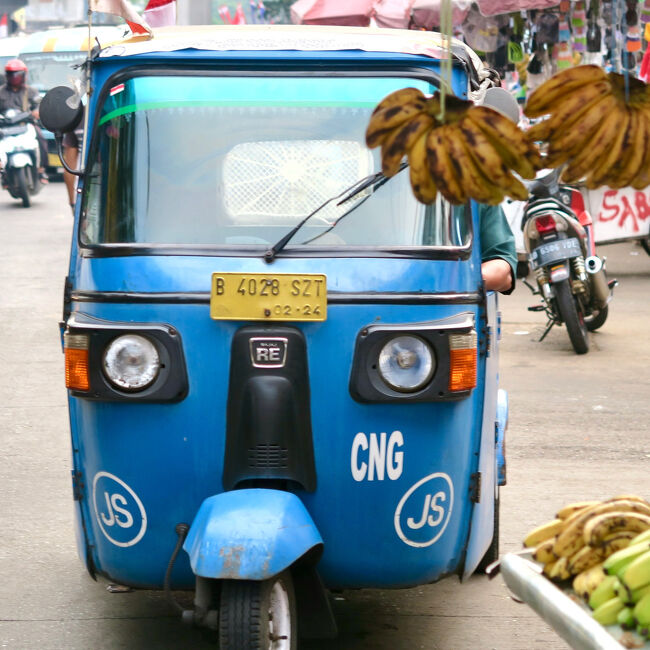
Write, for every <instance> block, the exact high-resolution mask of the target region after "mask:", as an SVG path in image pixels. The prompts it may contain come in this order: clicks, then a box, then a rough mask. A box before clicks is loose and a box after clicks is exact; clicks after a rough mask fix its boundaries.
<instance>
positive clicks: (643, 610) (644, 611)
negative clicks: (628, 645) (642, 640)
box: [634, 594, 650, 627]
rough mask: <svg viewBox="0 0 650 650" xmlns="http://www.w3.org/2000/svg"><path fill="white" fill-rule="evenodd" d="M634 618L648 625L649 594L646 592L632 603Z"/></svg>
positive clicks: (649, 619)
mask: <svg viewBox="0 0 650 650" xmlns="http://www.w3.org/2000/svg"><path fill="white" fill-rule="evenodd" d="M634 619H635V620H636V622H637V623H638V624H639V625H641V626H643V627H648V626H649V625H650V594H646V595H645V596H643V598H641V600H640V601H639V602H638V603H637V604H636V605H634Z"/></svg>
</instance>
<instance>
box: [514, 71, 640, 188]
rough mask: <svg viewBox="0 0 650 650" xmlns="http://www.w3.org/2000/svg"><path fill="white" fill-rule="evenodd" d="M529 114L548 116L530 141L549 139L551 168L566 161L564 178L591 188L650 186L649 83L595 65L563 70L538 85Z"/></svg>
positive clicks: (548, 163) (530, 135) (533, 130)
mask: <svg viewBox="0 0 650 650" xmlns="http://www.w3.org/2000/svg"><path fill="white" fill-rule="evenodd" d="M524 113H525V114H526V115H527V116H528V117H532V118H535V117H542V116H544V115H548V117H547V118H546V119H544V120H543V121H541V122H538V123H537V124H535V125H534V126H532V127H531V128H530V129H529V131H528V133H527V135H528V138H529V140H530V141H531V142H533V141H538V142H546V143H547V144H548V147H547V159H546V165H545V166H547V167H558V166H560V165H563V164H566V167H565V169H564V170H563V172H562V181H563V182H565V183H575V182H577V181H580V180H583V179H584V181H585V185H586V186H587V188H589V189H595V188H597V187H601V186H603V185H607V186H609V187H613V188H620V187H633V188H635V189H637V190H640V189H643V188H645V187H647V186H648V185H650V86H648V85H646V84H645V83H643V82H642V81H640V80H639V79H636V78H634V77H628V78H626V77H625V76H624V75H622V74H618V73H615V72H610V73H606V72H605V71H604V70H603V69H602V68H600V67H598V66H595V65H581V66H577V67H575V68H569V69H567V70H563V71H562V72H559V73H558V74H556V75H554V76H553V77H551V78H550V79H549V80H548V81H546V82H545V83H543V84H542V85H541V86H539V87H538V88H537V89H536V90H535V91H534V92H533V93H532V94H531V96H530V98H529V99H528V102H527V103H526V106H525V108H524Z"/></svg>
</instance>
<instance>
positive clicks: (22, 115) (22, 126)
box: [0, 108, 42, 208]
mask: <svg viewBox="0 0 650 650" xmlns="http://www.w3.org/2000/svg"><path fill="white" fill-rule="evenodd" d="M38 157H39V148H38V138H37V136H36V128H35V127H34V124H33V117H32V114H31V113H30V112H29V111H17V110H15V109H13V108H10V109H9V110H7V111H5V113H4V114H3V115H0V166H1V168H2V187H3V188H4V189H6V190H8V191H9V194H11V196H12V197H13V198H14V199H21V200H22V202H23V207H25V208H28V207H29V206H30V205H31V197H32V196H34V195H35V194H38V192H40V190H41V187H42V183H41V180H40V176H39V174H38V167H39V164H38V162H39V158H38Z"/></svg>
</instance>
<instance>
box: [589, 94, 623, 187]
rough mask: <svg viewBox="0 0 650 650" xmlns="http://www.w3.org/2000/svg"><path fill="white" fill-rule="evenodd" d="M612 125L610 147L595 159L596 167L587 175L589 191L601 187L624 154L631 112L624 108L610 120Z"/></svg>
mask: <svg viewBox="0 0 650 650" xmlns="http://www.w3.org/2000/svg"><path fill="white" fill-rule="evenodd" d="M608 122H609V123H610V124H612V127H613V133H614V137H613V138H612V139H611V140H610V141H609V143H610V144H609V146H608V147H607V148H606V149H604V150H603V152H602V154H601V155H599V156H596V157H595V158H594V165H593V167H592V169H591V171H590V172H589V173H588V174H587V182H586V185H587V187H588V188H589V189H595V188H597V187H600V185H601V184H602V183H603V181H604V180H605V179H606V178H607V176H608V175H609V174H611V173H612V169H613V167H614V164H615V163H616V161H617V160H619V159H620V158H621V155H622V153H623V144H624V142H625V134H626V133H627V129H628V126H629V123H630V111H629V110H628V109H627V108H625V107H623V108H621V109H619V110H618V111H617V113H616V114H614V115H612V116H610V117H609V118H608Z"/></svg>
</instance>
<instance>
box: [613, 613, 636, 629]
mask: <svg viewBox="0 0 650 650" xmlns="http://www.w3.org/2000/svg"><path fill="white" fill-rule="evenodd" d="M616 621H617V623H619V624H620V626H621V627H622V628H623V629H624V630H633V629H634V627H635V625H634V611H633V610H632V608H631V607H623V609H622V610H621V611H620V612H619V613H618V616H617V617H616Z"/></svg>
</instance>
